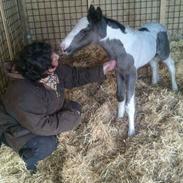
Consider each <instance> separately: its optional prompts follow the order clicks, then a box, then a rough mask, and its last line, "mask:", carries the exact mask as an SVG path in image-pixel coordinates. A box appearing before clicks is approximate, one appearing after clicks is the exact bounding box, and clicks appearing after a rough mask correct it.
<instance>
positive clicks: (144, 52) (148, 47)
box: [126, 34, 156, 69]
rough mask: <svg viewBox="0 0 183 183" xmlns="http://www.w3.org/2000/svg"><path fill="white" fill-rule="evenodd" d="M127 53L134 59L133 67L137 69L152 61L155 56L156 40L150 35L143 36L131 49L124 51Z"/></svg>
mask: <svg viewBox="0 0 183 183" xmlns="http://www.w3.org/2000/svg"><path fill="white" fill-rule="evenodd" d="M126 51H127V53H129V54H131V55H132V56H133V58H134V65H135V67H136V68H137V69H138V68H140V67H142V66H144V65H146V64H147V63H149V62H150V60H152V59H153V57H154V56H155V54H156V39H155V38H154V37H153V36H150V35H148V34H147V35H144V36H143V37H141V36H139V38H138V39H137V40H136V41H135V42H134V44H133V45H132V46H131V48H127V49H126Z"/></svg>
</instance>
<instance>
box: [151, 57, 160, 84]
mask: <svg viewBox="0 0 183 183" xmlns="http://www.w3.org/2000/svg"><path fill="white" fill-rule="evenodd" d="M159 61H160V58H159V57H158V56H155V57H154V58H153V59H152V60H151V61H150V63H149V64H150V67H151V71H152V84H157V83H158V82H159V79H160V77H159V67H158V66H159V65H158V62H159Z"/></svg>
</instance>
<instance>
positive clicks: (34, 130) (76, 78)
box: [3, 42, 116, 171]
mask: <svg viewBox="0 0 183 183" xmlns="http://www.w3.org/2000/svg"><path fill="white" fill-rule="evenodd" d="M58 60H59V56H58V55H57V54H56V53H55V52H54V51H53V50H52V48H51V46H50V45H49V44H47V43H42V42H35V43H32V44H30V45H28V46H26V47H25V48H24V49H23V50H22V51H21V52H20V54H19V55H18V57H17V58H16V60H15V62H14V64H15V65H14V66H13V67H11V68H9V69H8V70H9V73H8V76H9V78H10V80H11V81H10V82H9V86H8V88H7V91H6V93H5V95H4V96H3V104H4V107H5V110H6V113H7V114H8V115H9V116H11V117H12V119H13V120H12V124H11V120H10V121H9V122H8V123H9V124H8V128H6V129H5V130H4V132H3V142H4V143H5V144H6V145H8V146H9V147H11V148H13V149H14V150H15V151H16V152H18V153H19V155H20V156H21V157H22V159H23V160H24V161H25V163H26V166H27V169H29V170H33V171H35V170H36V165H37V162H38V161H39V160H42V159H44V158H45V157H47V156H48V155H50V154H51V153H52V152H53V151H54V150H55V149H56V147H57V137H56V135H57V134H60V133H61V132H64V131H68V130H72V129H73V128H74V127H76V126H77V125H78V124H79V122H80V113H81V106H80V104H79V103H77V102H74V101H66V100H64V88H73V87H78V86H81V85H84V84H87V83H91V82H96V81H102V80H104V79H105V74H106V73H107V72H108V71H111V70H113V69H114V68H115V65H116V62H115V61H114V60H111V61H109V62H106V63H104V64H103V65H99V66H96V67H92V68H79V67H78V68H76V67H70V66H68V65H64V64H60V63H59V62H58ZM3 125H4V126H6V124H3Z"/></svg>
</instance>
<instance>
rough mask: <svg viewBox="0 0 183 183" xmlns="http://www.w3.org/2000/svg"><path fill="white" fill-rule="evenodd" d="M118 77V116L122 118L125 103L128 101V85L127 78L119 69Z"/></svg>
mask: <svg viewBox="0 0 183 183" xmlns="http://www.w3.org/2000/svg"><path fill="white" fill-rule="evenodd" d="M116 76H117V77H116V78H117V93H116V95H117V100H118V118H122V117H123V116H124V113H125V103H126V87H125V80H124V77H123V76H122V74H120V73H119V72H118V71H117V72H116Z"/></svg>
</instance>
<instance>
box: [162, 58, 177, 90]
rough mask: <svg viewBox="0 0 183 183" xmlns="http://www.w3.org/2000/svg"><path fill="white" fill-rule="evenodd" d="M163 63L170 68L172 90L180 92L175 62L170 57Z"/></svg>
mask: <svg viewBox="0 0 183 183" xmlns="http://www.w3.org/2000/svg"><path fill="white" fill-rule="evenodd" d="M163 63H165V65H166V66H167V67H168V71H169V74H170V79H171V83H172V90H174V91H176V90H178V87H177V83H176V76H175V62H174V60H173V59H172V58H171V56H170V55H169V57H168V58H167V59H165V60H163Z"/></svg>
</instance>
